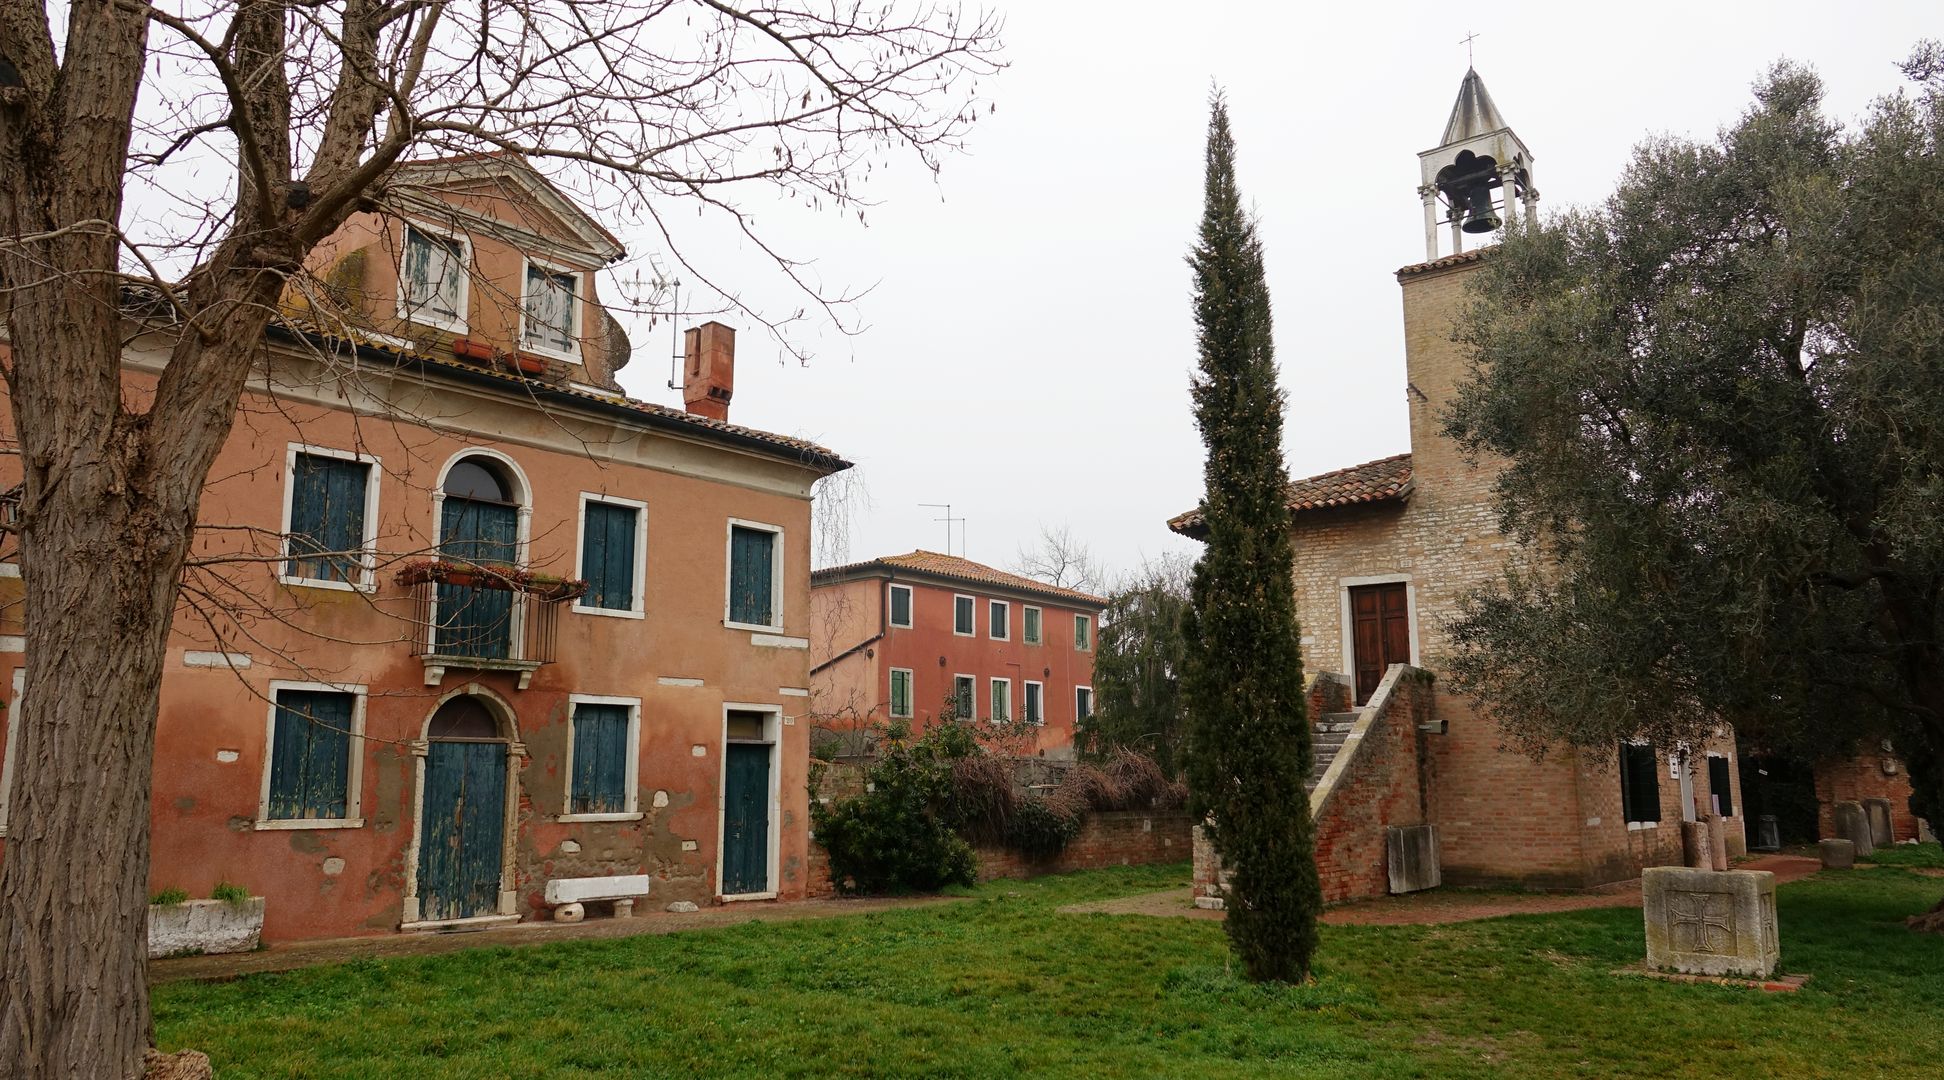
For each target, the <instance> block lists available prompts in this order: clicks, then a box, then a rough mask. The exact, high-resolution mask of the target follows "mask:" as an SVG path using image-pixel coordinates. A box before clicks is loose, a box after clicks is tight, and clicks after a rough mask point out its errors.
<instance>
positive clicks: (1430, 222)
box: [1418, 68, 1539, 261]
mask: <svg viewBox="0 0 1944 1080" xmlns="http://www.w3.org/2000/svg"><path fill="white" fill-rule="evenodd" d="M1532 161H1533V158H1532V151H1530V150H1527V149H1526V145H1525V143H1523V142H1521V141H1519V137H1518V136H1517V135H1515V134H1513V132H1512V128H1511V127H1510V126H1509V125H1507V124H1506V122H1505V118H1504V117H1503V116H1500V115H1499V111H1498V105H1497V104H1496V103H1494V102H1493V101H1492V95H1491V92H1490V91H1488V90H1486V89H1485V80H1484V79H1481V78H1479V77H1478V69H1477V68H1467V69H1466V70H1465V78H1464V81H1462V82H1460V83H1459V84H1458V100H1457V101H1455V102H1453V103H1452V106H1451V117H1450V119H1448V120H1446V121H1445V130H1444V137H1443V138H1441V139H1439V140H1438V145H1437V146H1435V147H1432V148H1431V149H1429V150H1426V151H1425V152H1424V153H1422V154H1419V155H1418V163H1419V165H1420V166H1421V167H1422V171H1423V180H1424V182H1423V183H1422V184H1421V185H1420V186H1419V187H1418V195H1419V196H1420V197H1421V198H1422V199H1423V200H1424V257H1425V260H1426V261H1430V260H1432V259H1436V258H1437V257H1438V231H1439V230H1438V223H1439V220H1440V217H1442V219H1443V220H1444V221H1445V222H1447V223H1449V225H1450V226H1451V251H1450V252H1449V254H1453V255H1455V254H1457V253H1458V252H1460V251H1463V250H1464V238H1465V234H1466V233H1473V234H1478V233H1490V232H1495V231H1497V230H1498V229H1500V228H1501V227H1504V228H1510V227H1513V226H1515V225H1516V224H1517V223H1518V219H1519V214H1520V211H1521V210H1522V209H1523V211H1524V214H1525V221H1526V224H1528V225H1529V224H1531V223H1532V222H1534V221H1535V220H1537V216H1538V212H1539V211H1538V202H1539V191H1538V189H1537V188H1535V187H1534V186H1533V183H1532ZM1494 196H1496V198H1495V197H1494ZM1441 206H1442V209H1443V213H1442V215H1441V214H1440V213H1439V210H1440V208H1441Z"/></svg>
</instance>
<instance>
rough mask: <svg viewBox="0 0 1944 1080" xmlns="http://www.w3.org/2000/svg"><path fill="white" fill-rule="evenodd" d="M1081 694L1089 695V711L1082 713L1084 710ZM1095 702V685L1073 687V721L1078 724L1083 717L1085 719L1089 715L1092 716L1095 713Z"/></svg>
mask: <svg viewBox="0 0 1944 1080" xmlns="http://www.w3.org/2000/svg"><path fill="white" fill-rule="evenodd" d="M1081 694H1085V695H1087V711H1086V712H1085V713H1082V712H1081V711H1080V695H1081ZM1093 704H1094V689H1093V687H1091V686H1076V687H1074V688H1073V722H1074V723H1076V724H1078V723H1079V722H1080V721H1081V720H1083V719H1085V718H1086V717H1089V716H1092V715H1093Z"/></svg>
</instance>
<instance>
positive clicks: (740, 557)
mask: <svg viewBox="0 0 1944 1080" xmlns="http://www.w3.org/2000/svg"><path fill="white" fill-rule="evenodd" d="M775 543H776V534H774V533H769V532H764V531H762V530H761V529H745V528H743V527H742V526H740V525H738V526H734V527H732V528H731V529H730V530H729V621H731V622H739V623H750V624H752V625H756V626H768V625H770V619H771V618H772V616H773V615H774V612H775V608H774V606H773V604H772V592H771V590H772V580H773V568H772V567H771V564H770V559H771V556H772V553H773V551H774V549H775Z"/></svg>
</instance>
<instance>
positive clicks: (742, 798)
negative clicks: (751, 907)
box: [722, 743, 770, 896]
mask: <svg viewBox="0 0 1944 1080" xmlns="http://www.w3.org/2000/svg"><path fill="white" fill-rule="evenodd" d="M723 771H724V780H723V789H722V802H723V814H722V893H723V895H724V896H739V895H742V894H744V893H760V892H768V891H769V890H770V881H769V824H770V821H769V789H770V748H769V747H768V746H767V745H764V744H758V743H730V744H728V754H727V756H726V758H725V759H724V770H723Z"/></svg>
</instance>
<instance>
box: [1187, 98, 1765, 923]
mask: <svg viewBox="0 0 1944 1080" xmlns="http://www.w3.org/2000/svg"><path fill="white" fill-rule="evenodd" d="M1420 159H1421V164H1422V175H1423V185H1422V187H1420V188H1419V192H1420V195H1421V196H1422V199H1423V205H1424V228H1425V256H1426V259H1425V261H1424V262H1420V263H1415V264H1413V265H1410V266H1406V267H1404V268H1403V269H1401V270H1399V271H1397V275H1396V276H1397V283H1398V286H1399V289H1400V291H1401V294H1402V300H1403V314H1404V337H1405V361H1406V383H1405V386H1404V391H1405V394H1406V397H1407V399H1408V401H1409V408H1410V436H1411V445H1410V450H1409V452H1408V453H1403V454H1398V455H1395V456H1392V457H1387V458H1383V459H1381V460H1378V461H1371V462H1366V463H1364V464H1360V465H1353V466H1350V467H1348V468H1344V469H1339V470H1336V471H1334V472H1329V473H1325V474H1323V475H1321V476H1313V477H1309V478H1306V479H1302V480H1298V481H1295V482H1294V483H1292V484H1291V485H1290V491H1289V496H1290V508H1291V510H1292V511H1293V513H1294V516H1293V522H1292V530H1293V540H1294V547H1295V556H1294V558H1295V566H1294V571H1295V578H1296V604H1297V617H1298V620H1299V623H1300V625H1301V628H1302V629H1301V632H1302V635H1303V636H1302V647H1303V658H1304V663H1305V665H1306V667H1307V669H1308V671H1307V674H1308V683H1309V686H1310V688H1311V689H1310V701H1311V715H1312V719H1313V720H1314V721H1315V722H1316V727H1317V734H1316V744H1317V758H1318V765H1317V776H1316V785H1315V788H1314V790H1313V791H1312V795H1311V808H1312V810H1313V811H1314V812H1315V814H1316V817H1317V821H1318V862H1319V865H1320V867H1321V869H1322V872H1323V879H1324V888H1325V894H1326V898H1327V899H1329V900H1332V901H1335V900H1343V899H1351V898H1356V897H1361V896H1372V895H1383V894H1384V893H1385V892H1388V891H1402V890H1404V889H1408V888H1412V887H1419V886H1421V885H1423V884H1431V883H1436V881H1437V880H1438V879H1439V877H1440V871H1441V876H1442V880H1443V881H1445V882H1448V883H1452V884H1485V883H1494V884H1516V885H1524V886H1533V887H1587V886H1593V885H1599V884H1602V883H1605V882H1611V881H1617V880H1623V879H1626V878H1631V877H1634V876H1637V875H1638V874H1639V872H1640V870H1641V868H1642V867H1646V866H1653V865H1659V864H1669V863H1672V864H1679V863H1681V862H1682V861H1683V854H1684V853H1683V843H1682V832H1683V830H1682V828H1681V825H1682V823H1683V821H1684V820H1686V821H1694V820H1696V819H1697V818H1698V817H1700V816H1702V815H1704V814H1708V813H1715V812H1718V814H1719V816H1720V817H1721V819H1722V828H1721V830H1720V831H1721V834H1722V835H1721V841H1720V842H1721V843H1723V844H1724V845H1725V847H1726V849H1727V851H1728V852H1729V853H1731V854H1740V853H1742V852H1743V851H1745V850H1746V835H1747V834H1746V832H1745V830H1744V824H1743V816H1744V815H1743V803H1742V799H1741V791H1740V782H1739V780H1738V779H1737V768H1736V764H1737V763H1736V760H1735V755H1736V746H1735V741H1734V738H1733V735H1732V732H1728V731H1726V730H1724V731H1723V733H1722V735H1721V736H1720V737H1719V738H1717V739H1715V740H1711V741H1710V742H1709V744H1708V745H1706V746H1645V745H1642V746H1622V747H1617V748H1616V750H1615V752H1614V753H1611V754H1606V755H1600V756H1597V757H1596V756H1592V755H1585V754H1582V753H1580V752H1577V751H1575V750H1573V749H1571V748H1567V747H1560V748H1558V749H1555V750H1554V751H1553V752H1552V753H1549V754H1548V755H1546V756H1545V757H1544V758H1543V759H1542V760H1533V759H1532V758H1530V757H1528V756H1526V755H1524V754H1522V753H1520V752H1518V751H1515V750H1510V749H1503V748H1502V744H1503V743H1504V742H1505V740H1504V738H1503V736H1502V735H1501V733H1500V731H1499V729H1498V728H1497V726H1496V725H1494V724H1493V723H1492V722H1490V721H1489V720H1487V719H1485V718H1484V717H1482V716H1480V715H1478V714H1476V713H1475V712H1474V711H1473V710H1472V708H1471V707H1470V706H1469V705H1468V704H1467V702H1466V701H1464V700H1463V699H1461V698H1459V697H1458V696H1456V695H1455V694H1453V693H1452V692H1450V690H1449V689H1448V687H1447V686H1446V685H1445V682H1444V681H1443V680H1441V679H1440V678H1438V672H1439V666H1440V658H1441V657H1442V656H1443V655H1444V653H1445V650H1446V648H1447V646H1448V644H1449V639H1448V635H1447V633H1446V630H1445V620H1446V618H1447V616H1449V615H1450V614H1451V613H1453V612H1454V611H1455V610H1456V608H1457V606H1458V604H1459V603H1460V601H1461V599H1462V598H1463V597H1464V596H1465V595H1466V594H1467V593H1468V592H1470V591H1471V590H1473V589H1475V588H1476V587H1478V586H1480V585H1482V584H1484V583H1486V582H1488V581H1490V580H1493V579H1495V578H1496V577H1497V575H1498V574H1499V573H1500V571H1501V569H1502V567H1503V566H1504V564H1505V560H1506V557H1507V554H1508V553H1509V552H1510V550H1511V547H1512V542H1511V541H1510V540H1509V539H1508V538H1506V537H1504V536H1502V535H1501V534H1500V533H1499V531H1498V527H1497V518H1496V514H1495V512H1494V510H1493V507H1492V497H1491V485H1492V480H1493V474H1492V472H1491V471H1490V470H1489V468H1480V467H1473V466H1472V465H1469V464H1468V463H1467V462H1466V461H1465V459H1464V457H1463V455H1462V454H1461V453H1460V451H1459V448H1458V447H1457V446H1456V445H1455V444H1454V443H1452V442H1451V441H1450V440H1448V439H1447V438H1445V436H1444V435H1443V434H1442V432H1441V417H1442V414H1443V411H1444V409H1445V407H1446V405H1447V403H1448V402H1449V401H1451V400H1452V398H1453V396H1454V394H1455V392H1456V388H1457V386H1458V385H1459V383H1460V382H1461V380H1463V379H1464V378H1465V375H1466V369H1467V357H1466V353H1465V350H1464V348H1463V347H1462V346H1460V345H1459V344H1457V343H1456V342H1454V341H1453V340H1452V334H1453V320H1454V317H1455V316H1456V315H1457V313H1458V312H1459V310H1460V308H1461V306H1462V304H1463V303H1464V302H1465V296H1466V284H1467V279H1468V278H1469V276H1470V275H1471V274H1473V273H1474V272H1476V271H1477V270H1478V269H1479V268H1480V267H1481V266H1482V265H1483V260H1484V259H1486V258H1488V257H1489V249H1483V250H1472V251H1466V250H1464V249H1463V245H1464V242H1465V239H1466V237H1468V236H1472V235H1475V234H1483V235H1484V236H1485V237H1486V238H1489V237H1490V235H1491V234H1492V233H1494V232H1496V231H1497V230H1498V229H1500V228H1502V227H1504V226H1505V225H1507V224H1516V222H1517V221H1525V222H1531V221H1533V220H1534V219H1535V216H1536V213H1537V201H1538V189H1537V187H1536V186H1535V181H1534V169H1533V155H1532V153H1531V152H1530V151H1529V150H1528V149H1527V148H1526V146H1525V144H1524V143H1523V142H1521V141H1520V139H1519V137H1518V136H1517V135H1515V134H1514V133H1513V131H1512V129H1511V128H1510V127H1508V126H1507V125H1506V123H1505V121H1504V120H1503V119H1502V118H1501V117H1500V115H1499V112H1498V109H1497V108H1496V106H1495V105H1494V104H1493V102H1492V99H1491V96H1490V95H1489V94H1488V93H1487V92H1486V89H1485V84H1484V82H1483V81H1482V80H1481V79H1480V78H1479V76H1478V73H1477V72H1476V71H1468V72H1467V73H1466V75H1465V78H1464V81H1463V83H1462V85H1461V87H1460V89H1459V94H1458V99H1457V102H1456V103H1455V104H1454V106H1453V108H1452V111H1451V116H1450V119H1449V121H1448V122H1447V124H1446V126H1445V130H1444V134H1443V137H1442V138H1441V139H1440V140H1439V142H1438V145H1437V146H1436V147H1435V148H1433V149H1431V150H1427V151H1425V152H1424V153H1423V154H1421V155H1420ZM1447 233H1448V236H1449V239H1448V241H1445V242H1444V244H1443V246H1445V247H1448V249H1449V250H1447V251H1444V252H1442V253H1441V251H1440V247H1441V237H1444V236H1445V235H1446V234H1447ZM1169 525H1170V527H1171V528H1173V529H1175V530H1176V531H1178V532H1181V533H1184V534H1187V535H1189V536H1195V535H1197V534H1198V533H1199V531H1200V518H1199V512H1198V511H1195V512H1190V513H1187V514H1183V515H1181V516H1179V517H1177V518H1175V519H1173V520H1172V521H1171V522H1169ZM1202 861H1205V860H1198V862H1202ZM1203 869H1204V870H1205V867H1204V868H1203ZM1205 876H1208V875H1207V874H1206V873H1199V874H1198V875H1197V878H1198V892H1199V893H1208V892H1211V891H1212V890H1211V889H1209V888H1207V887H1206V886H1207V885H1208V883H1206V882H1202V881H1201V878H1203V877H1205ZM1207 900H1208V902H1209V904H1210V906H1213V904H1214V899H1213V897H1212V896H1208V897H1207Z"/></svg>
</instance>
